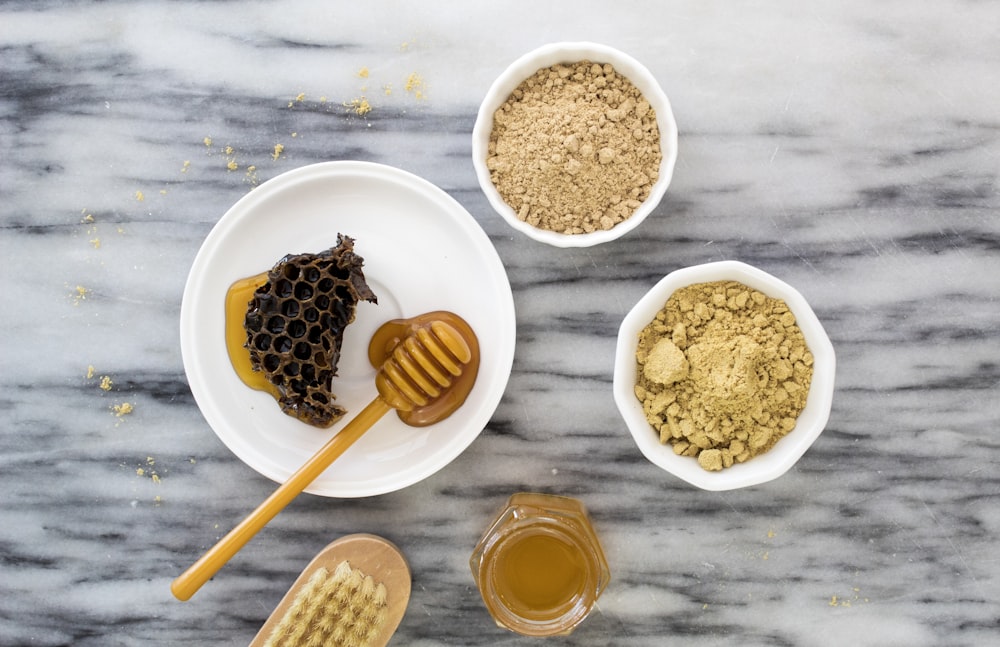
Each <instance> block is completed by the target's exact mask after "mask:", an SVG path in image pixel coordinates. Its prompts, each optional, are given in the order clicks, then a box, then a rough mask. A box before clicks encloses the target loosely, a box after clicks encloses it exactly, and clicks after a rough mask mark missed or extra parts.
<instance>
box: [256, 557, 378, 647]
mask: <svg viewBox="0 0 1000 647" xmlns="http://www.w3.org/2000/svg"><path fill="white" fill-rule="evenodd" d="M386 612H387V594H386V590H385V585H383V584H382V583H381V582H378V583H376V582H375V580H373V579H372V577H371V576H370V575H365V574H364V573H363V572H361V571H360V570H358V569H355V568H351V565H350V564H348V563H347V562H346V561H344V562H341V563H340V564H338V565H337V568H336V569H335V570H334V572H333V573H332V574H331V573H330V571H329V570H327V569H326V568H322V567H321V568H319V569H317V570H316V571H315V572H314V573H313V574H312V576H311V577H310V578H309V581H308V582H307V583H306V584H305V586H303V587H302V589H301V590H300V591H299V592H298V594H297V595H296V596H295V600H294V601H293V602H292V605H291V606H290V607H289V608H288V611H287V612H286V613H285V615H284V617H282V619H281V622H279V623H278V626H277V627H275V628H274V631H272V632H271V635H270V636H268V639H267V642H265V643H264V644H265V646H266V647H292V646H295V647H321V646H324V647H325V646H327V645H335V646H337V647H364V646H365V645H368V644H369V642H370V641H371V640H372V639H373V638H374V637H375V635H376V634H378V632H379V630H380V629H381V628H382V625H383V623H384V622H385V616H386Z"/></svg>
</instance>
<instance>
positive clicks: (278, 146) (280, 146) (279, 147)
mask: <svg viewBox="0 0 1000 647" xmlns="http://www.w3.org/2000/svg"><path fill="white" fill-rule="evenodd" d="M283 152H285V146H284V144H275V145H274V153H272V154H271V159H272V160H274V161H278V158H279V157H281V154H282V153H283Z"/></svg>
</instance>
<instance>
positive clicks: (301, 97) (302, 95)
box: [288, 92, 306, 108]
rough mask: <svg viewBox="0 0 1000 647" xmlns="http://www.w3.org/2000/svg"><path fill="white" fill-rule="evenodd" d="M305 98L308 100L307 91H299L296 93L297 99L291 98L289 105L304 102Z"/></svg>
mask: <svg viewBox="0 0 1000 647" xmlns="http://www.w3.org/2000/svg"><path fill="white" fill-rule="evenodd" d="M305 100H306V93H305V92H299V93H298V94H297V95H295V99H293V100H291V101H289V102H288V107H289V108H291V107H292V106H294V105H295V104H296V103H302V102H303V101H305Z"/></svg>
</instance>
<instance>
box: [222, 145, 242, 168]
mask: <svg viewBox="0 0 1000 647" xmlns="http://www.w3.org/2000/svg"><path fill="white" fill-rule="evenodd" d="M225 153H226V157H228V158H229V159H227V160H226V168H227V169H229V170H230V171H235V170H237V169H238V168H239V167H240V165H239V164H237V162H236V151H235V150H233V147H232V146H226V148H225Z"/></svg>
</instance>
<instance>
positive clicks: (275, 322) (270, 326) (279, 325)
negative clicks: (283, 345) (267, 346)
mask: <svg viewBox="0 0 1000 647" xmlns="http://www.w3.org/2000/svg"><path fill="white" fill-rule="evenodd" d="M284 329H285V319H284V318H283V317H281V316H280V315H275V316H273V317H271V318H270V319H268V320H267V331H268V332H269V333H271V334H272V335H280V334H281V331H283V330H284Z"/></svg>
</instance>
